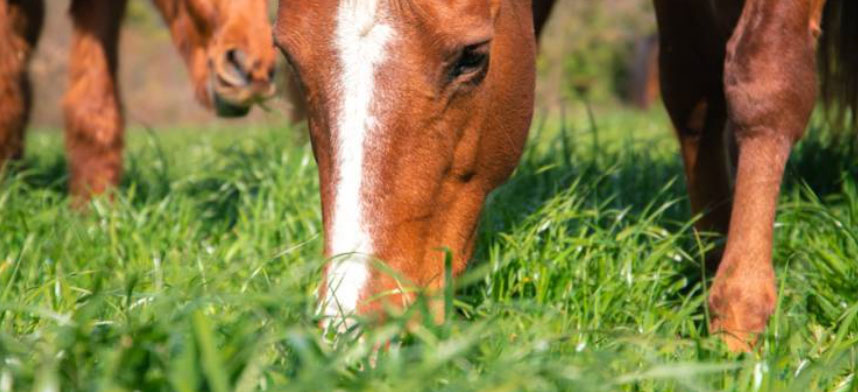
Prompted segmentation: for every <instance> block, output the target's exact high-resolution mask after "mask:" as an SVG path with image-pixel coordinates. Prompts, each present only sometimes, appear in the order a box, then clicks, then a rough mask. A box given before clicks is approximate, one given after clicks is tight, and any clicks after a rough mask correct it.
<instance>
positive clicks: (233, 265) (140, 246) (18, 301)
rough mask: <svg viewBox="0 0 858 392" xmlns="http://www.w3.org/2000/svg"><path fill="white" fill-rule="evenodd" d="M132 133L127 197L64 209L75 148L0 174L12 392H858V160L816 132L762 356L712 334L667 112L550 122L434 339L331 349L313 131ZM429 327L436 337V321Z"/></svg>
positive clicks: (395, 333)
mask: <svg viewBox="0 0 858 392" xmlns="http://www.w3.org/2000/svg"><path fill="white" fill-rule="evenodd" d="M229 128H230V127H229V126H228V125H227V126H225V127H224V128H223V129H171V130H162V129H157V130H144V129H137V130H132V131H131V132H130V135H129V140H128V143H127V145H128V148H127V150H128V154H127V155H126V175H125V178H124V182H123V184H122V186H121V187H120V188H119V189H118V190H117V191H116V193H115V194H114V195H113V197H112V200H109V199H101V200H96V201H94V202H93V203H92V204H91V205H90V206H89V208H88V209H87V211H85V212H80V211H75V210H73V209H71V208H70V207H69V199H68V197H67V189H66V185H65V184H66V180H67V177H66V176H67V175H66V167H65V163H64V158H63V155H62V139H61V133H59V132H35V133H32V134H31V135H30V137H29V139H28V150H27V158H26V159H25V161H24V162H22V163H21V164H20V165H19V166H17V167H15V168H12V169H11V170H7V171H6V172H5V173H3V174H2V176H0V392H7V391H37V392H59V391H111V392H113V391H117V392H118V391H180V392H191V391H212V392H228V391H230V392H231V391H235V392H248V391H314V392H317V391H374V392H384V391H404V392H418V391H451V392H459V391H497V392H501V391H658V392H663V391H798V392H811V391H855V390H858V380H856V372H858V346H856V343H858V317H856V315H858V181H857V180H856V178H858V153H856V152H855V151H854V148H852V147H850V146H851V144H850V143H844V142H843V139H837V138H836V137H834V136H833V135H831V134H829V133H828V132H826V131H825V129H824V127H820V126H812V127H811V130H810V131H809V134H808V137H807V138H806V139H805V140H804V141H802V143H801V144H799V145H798V147H797V148H796V150H795V153H794V155H793V157H792V160H791V161H790V163H789V167H788V169H787V178H786V182H785V184H784V187H783V192H782V196H781V203H780V208H779V213H778V218H777V223H776V230H775V233H776V241H775V246H776V251H775V258H776V265H777V268H776V269H777V272H778V290H779V302H778V305H777V311H776V313H775V315H774V316H773V318H772V320H771V322H770V324H769V327H768V329H767V332H766V334H765V335H764V336H762V337H761V339H760V342H759V345H758V348H757V350H756V351H755V352H753V353H749V354H741V355H738V354H731V353H730V352H729V351H727V350H726V348H725V347H724V346H723V345H722V343H721V342H720V340H719V339H718V337H717V336H712V335H710V334H709V331H708V330H707V324H708V317H709V316H708V314H707V309H706V306H705V303H706V301H705V298H706V295H707V284H708V282H709V281H711V276H709V275H708V274H707V273H706V270H705V269H704V268H703V260H704V254H705V252H706V250H708V249H711V248H713V247H716V246H718V245H719V244H720V243H721V242H722V241H723V239H722V238H719V237H718V236H715V235H711V234H708V233H696V232H695V231H694V230H693V226H692V225H693V222H694V219H695V218H696V217H694V216H691V214H690V212H689V206H688V204H689V203H688V200H687V196H686V193H685V185H684V180H683V177H682V165H681V162H680V159H679V154H678V147H677V143H676V142H675V141H674V140H673V135H672V133H671V131H670V130H669V126H668V123H667V120H666V118H665V116H664V115H662V114H660V111H656V112H654V113H648V114H637V113H629V112H624V111H622V110H612V111H606V112H604V113H597V114H596V115H595V116H594V119H593V120H589V119H588V117H587V116H586V115H582V116H578V115H575V116H571V115H570V116H566V117H565V118H564V117H561V116H559V115H556V114H555V115H551V116H543V115H540V116H538V118H537V119H536V120H535V122H534V129H533V131H532V133H531V141H530V143H529V145H528V146H529V147H528V148H527V150H526V152H525V155H524V157H523V159H522V163H521V165H520V167H519V169H518V170H517V172H516V173H515V174H514V175H513V177H512V178H511V179H510V181H509V182H508V183H507V184H506V185H504V186H503V187H502V188H500V189H499V190H497V191H496V192H495V193H494V194H493V195H492V196H491V198H490V200H489V202H488V203H487V205H486V208H485V210H484V212H483V219H482V221H481V225H480V231H479V239H478V242H477V250H476V254H475V256H474V259H473V260H472V263H471V264H470V268H469V269H468V271H467V272H466V273H465V274H464V275H463V276H461V277H459V278H458V279H457V280H456V282H455V286H456V287H455V292H454V293H455V294H450V293H451V292H450V291H448V292H447V294H446V295H445V296H444V297H443V298H442V300H443V301H446V303H447V305H448V306H452V307H453V309H454V312H452V314H448V317H447V318H448V319H447V321H446V322H444V323H443V324H440V325H436V324H435V323H433V322H430V321H428V320H429V319H430V318H429V317H421V313H424V312H426V309H427V305H426V302H425V301H418V302H417V303H416V304H415V305H414V306H413V307H412V308H411V310H410V312H411V313H410V314H406V315H403V316H401V317H393V316H392V317H390V318H389V319H388V320H387V321H386V322H385V323H384V324H383V325H375V324H373V325H369V324H367V325H363V326H362V327H361V328H360V329H359V330H356V331H354V332H353V333H351V334H343V335H340V336H331V335H325V333H324V331H322V330H321V329H320V328H319V327H318V321H319V320H318V318H317V314H316V303H315V301H316V299H315V293H316V288H317V285H318V283H319V282H320V274H321V269H322V267H323V265H324V263H325V259H324V258H323V256H322V242H323V234H322V224H321V213H320V203H319V194H318V187H319V185H318V178H317V171H316V166H315V162H314V160H313V155H312V151H311V148H310V146H309V143H308V142H307V141H306V137H305V136H303V133H302V132H301V131H300V130H293V129H288V128H285V127H284V128H257V129H229ZM420 320H425V321H420Z"/></svg>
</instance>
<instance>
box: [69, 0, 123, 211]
mask: <svg viewBox="0 0 858 392" xmlns="http://www.w3.org/2000/svg"><path fill="white" fill-rule="evenodd" d="M125 5H126V0H73V2H72V4H71V16H72V19H73V23H74V31H73V35H72V46H71V55H70V57H69V85H68V91H66V94H65V97H64V99H63V109H64V112H65V122H66V152H67V154H68V158H69V161H70V162H69V167H70V171H71V178H70V184H69V187H70V189H71V193H72V196H73V197H75V199H76V200H75V202H76V203H80V202H83V201H85V200H86V199H88V198H89V196H90V195H92V194H99V193H102V192H104V191H105V190H106V189H107V188H109V187H110V186H113V185H116V184H117V183H118V182H119V178H120V175H121V172H122V131H123V118H122V108H121V104H120V101H119V94H118V91H117V89H118V86H117V80H116V68H117V42H118V39H119V24H120V22H121V20H122V15H123V14H124V11H125Z"/></svg>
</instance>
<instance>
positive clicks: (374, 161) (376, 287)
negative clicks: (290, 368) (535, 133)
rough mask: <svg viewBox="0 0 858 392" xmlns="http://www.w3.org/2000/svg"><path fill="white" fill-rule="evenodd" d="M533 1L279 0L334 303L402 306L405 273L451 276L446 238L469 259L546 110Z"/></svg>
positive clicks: (460, 258)
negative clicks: (536, 103)
mask: <svg viewBox="0 0 858 392" xmlns="http://www.w3.org/2000/svg"><path fill="white" fill-rule="evenodd" d="M530 7H531V5H530V2H529V1H522V0H451V1H437V0H314V1H305V0H280V8H279V15H278V19H277V24H276V28H275V34H274V36H275V40H276V42H277V45H278V46H279V47H280V48H281V49H282V51H283V53H284V54H285V55H286V57H287V58H288V60H289V62H290V63H291V65H292V67H293V68H294V69H295V72H296V74H297V75H298V78H299V79H300V84H301V88H302V89H303V92H304V94H305V96H306V98H307V103H308V120H309V125H310V132H311V137H312V141H313V148H314V153H315V156H316V160H317V162H318V166H319V171H320V173H319V175H320V182H321V193H322V195H321V196H322V204H323V206H322V207H323V220H324V231H325V252H326V255H327V256H330V257H332V259H331V262H330V263H329V264H328V266H327V267H326V269H325V280H324V282H323V284H322V286H321V289H320V297H321V301H322V303H321V309H322V311H323V312H324V315H325V316H328V317H331V318H339V317H343V316H348V315H350V314H354V313H363V314H367V313H370V312H373V313H374V312H375V311H377V310H378V309H379V307H380V306H381V305H383V304H385V303H386V304H389V305H393V306H400V305H402V304H405V303H407V302H408V301H409V300H410V299H411V297H412V296H413V295H412V294H408V293H406V291H405V290H403V289H404V288H405V287H406V286H408V287H415V286H416V287H420V288H427V289H429V290H430V291H431V290H433V289H438V288H439V287H441V286H442V285H443V284H444V261H443V260H444V252H443V251H442V250H441V249H442V248H447V249H449V250H451V251H452V254H453V259H454V261H453V270H454V272H460V271H461V270H462V269H464V267H465V263H466V262H467V260H468V258H469V257H470V256H471V254H472V251H473V247H474V238H475V231H476V226H477V221H478V218H479V215H480V210H481V209H482V206H483V202H484V200H485V198H486V196H487V194H488V193H489V192H490V191H491V190H493V189H494V188H495V187H497V186H498V185H499V184H501V183H502V182H503V181H505V180H506V179H507V178H508V177H509V175H510V174H511V173H512V171H513V169H514V168H515V166H516V165H517V163H518V160H519V157H520V154H521V151H522V147H523V145H524V141H525V139H526V135H527V130H528V128H529V125H530V121H531V117H532V114H533V107H532V105H533V93H534V78H535V71H534V55H535V40H534V32H533V22H532V12H531V8H530ZM376 259H378V260H380V261H382V262H384V263H385V264H386V265H387V266H388V267H389V270H392V273H388V272H382V271H380V270H379V269H378V268H373V266H375V265H376V263H373V260H376ZM412 285H413V286H412ZM436 305H437V304H436ZM439 313H440V309H437V310H436V314H435V315H436V317H437V316H439ZM328 325H330V324H328Z"/></svg>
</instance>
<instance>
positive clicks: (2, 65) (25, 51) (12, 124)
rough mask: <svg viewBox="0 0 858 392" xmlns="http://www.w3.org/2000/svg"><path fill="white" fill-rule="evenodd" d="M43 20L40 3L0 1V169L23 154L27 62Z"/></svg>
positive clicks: (28, 93)
mask: <svg viewBox="0 0 858 392" xmlns="http://www.w3.org/2000/svg"><path fill="white" fill-rule="evenodd" d="M43 19H44V2H43V1H42V0H0V53H3V54H2V55H0V167H2V166H3V164H4V163H5V162H6V161H8V160H10V159H11V160H14V159H19V158H21V156H22V155H23V152H24V130H25V128H26V126H27V120H28V119H29V115H30V107H31V105H32V87H31V85H30V78H29V75H28V73H27V63H28V62H29V60H30V56H31V54H32V52H33V49H34V48H35V47H36V43H37V42H38V39H39V34H40V33H41V30H42V22H43Z"/></svg>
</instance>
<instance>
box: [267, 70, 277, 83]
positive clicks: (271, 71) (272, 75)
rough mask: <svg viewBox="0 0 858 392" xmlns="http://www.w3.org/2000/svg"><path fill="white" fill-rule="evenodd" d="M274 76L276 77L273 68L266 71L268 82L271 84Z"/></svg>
mask: <svg viewBox="0 0 858 392" xmlns="http://www.w3.org/2000/svg"><path fill="white" fill-rule="evenodd" d="M275 76H277V70H276V68H275V67H271V69H269V70H268V81H269V82H271V83H273V82H274V77H275Z"/></svg>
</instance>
